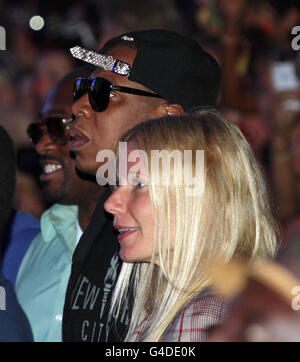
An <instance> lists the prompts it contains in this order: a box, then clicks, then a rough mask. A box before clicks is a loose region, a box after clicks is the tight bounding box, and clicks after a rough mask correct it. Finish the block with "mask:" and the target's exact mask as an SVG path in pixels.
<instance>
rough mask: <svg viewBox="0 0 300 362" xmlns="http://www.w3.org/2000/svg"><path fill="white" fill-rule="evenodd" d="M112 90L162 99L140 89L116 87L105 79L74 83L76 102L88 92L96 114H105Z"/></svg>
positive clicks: (82, 79) (78, 79) (81, 79)
mask: <svg viewBox="0 0 300 362" xmlns="http://www.w3.org/2000/svg"><path fill="white" fill-rule="evenodd" d="M112 90H116V91H118V92H123V93H129V94H136V95H138V96H146V97H155V98H162V97H161V96H159V95H158V94H154V93H150V92H146V91H143V90H140V89H135V88H128V87H122V86H119V85H114V84H112V83H110V82H109V81H108V80H106V79H104V78H100V77H97V78H77V79H76V80H75V83H74V102H76V101H77V100H78V99H79V98H81V97H82V96H83V95H84V94H85V93H86V92H88V95H89V101H90V104H91V106H92V108H93V110H94V111H95V112H103V111H105V109H106V108H107V106H108V104H109V95H110V92H111V91H112Z"/></svg>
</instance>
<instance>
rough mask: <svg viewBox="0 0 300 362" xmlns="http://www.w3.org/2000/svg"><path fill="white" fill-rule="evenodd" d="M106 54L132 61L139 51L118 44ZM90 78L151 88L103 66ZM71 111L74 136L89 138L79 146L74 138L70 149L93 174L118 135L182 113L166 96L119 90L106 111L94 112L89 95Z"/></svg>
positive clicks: (74, 105) (78, 101) (81, 99)
mask: <svg viewBox="0 0 300 362" xmlns="http://www.w3.org/2000/svg"><path fill="white" fill-rule="evenodd" d="M107 55H112V56H113V57H114V58H116V59H120V60H123V61H125V62H127V63H129V64H132V63H133V60H134V57H135V55H136V50H135V49H130V48H126V47H124V46H116V47H114V48H112V49H110V50H109V51H108V52H107ZM91 77H102V78H105V79H107V80H109V81H110V82H111V83H113V84H115V85H120V86H127V87H131V88H137V89H141V90H148V89H147V88H145V87H144V86H142V85H141V84H138V83H135V82H132V81H130V80H128V78H127V77H123V76H120V75H118V74H115V73H113V72H110V71H105V70H103V69H102V68H97V69H96V71H95V72H93V73H92V74H91ZM148 91H149V90H148ZM72 111H73V114H74V115H75V116H76V121H75V122H74V123H75V124H74V125H73V127H72V131H71V137H75V136H76V135H78V133H79V134H80V135H82V137H83V139H84V140H85V141H86V143H85V144H83V145H81V146H80V147H74V146H75V143H73V141H71V144H70V146H71V149H72V151H73V152H74V153H75V154H76V166H77V167H78V168H79V169H80V170H81V171H84V172H88V173H91V174H96V172H97V168H98V167H99V166H100V165H101V163H99V162H98V163H97V162H96V155H97V153H98V152H99V151H100V150H112V151H114V150H115V148H116V144H117V140H118V138H119V137H120V136H121V135H122V134H123V133H124V132H125V131H127V130H128V129H130V128H132V127H133V126H134V125H136V124H137V123H140V122H141V121H144V120H147V119H151V118H157V117H161V116H164V115H166V114H167V112H173V114H176V113H177V114H179V112H183V110H182V108H181V106H179V105H172V104H171V105H170V104H168V102H167V101H166V100H163V99H156V98H151V97H145V96H138V95H132V94H127V93H122V92H117V91H113V92H111V98H110V103H109V105H108V107H107V109H106V110H105V111H103V112H95V111H93V109H92V108H91V105H90V102H89V99H88V94H85V95H83V96H82V97H81V98H80V99H79V100H77V102H75V103H74V104H73V107H72Z"/></svg>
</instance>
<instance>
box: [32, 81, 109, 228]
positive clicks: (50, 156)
mask: <svg viewBox="0 0 300 362" xmlns="http://www.w3.org/2000/svg"><path fill="white" fill-rule="evenodd" d="M76 76H79V74H77V75H76ZM83 76H87V75H86V74H83ZM73 81H74V77H73V78H71V79H68V80H66V81H64V82H63V83H61V84H59V85H56V86H54V87H53V88H52V89H51V91H50V92H49V94H48V97H47V98H46V101H45V104H44V106H43V108H42V110H41V119H46V118H47V117H50V116H59V117H63V118H71V117H72V109H71V107H72V102H73V96H72V89H73ZM36 151H37V153H38V155H39V157H40V162H41V165H42V168H43V166H45V165H46V164H49V163H50V164H56V165H57V164H60V165H62V166H63V168H62V169H60V170H57V171H54V172H52V173H50V174H47V175H46V174H45V173H44V171H42V174H41V176H40V180H41V182H42V187H43V194H44V196H45V198H46V199H47V200H48V201H50V202H52V203H60V204H64V205H75V204H77V205H78V206H79V224H80V226H81V228H82V229H85V227H86V226H87V225H88V222H89V220H90V217H91V214H92V211H93V210H94V207H95V205H96V202H97V201H98V199H99V197H100V195H101V193H102V192H103V189H102V188H101V187H100V186H99V185H97V183H96V182H95V180H86V179H84V178H82V177H79V175H78V172H77V171H76V169H75V161H74V158H71V155H70V149H69V142H67V143H66V144H63V145H60V144H58V143H54V142H53V141H52V140H51V138H50V137H49V135H48V134H47V133H44V135H43V136H42V137H41V139H40V141H39V142H38V143H37V145H36Z"/></svg>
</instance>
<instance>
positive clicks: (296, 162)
mask: <svg viewBox="0 0 300 362" xmlns="http://www.w3.org/2000/svg"><path fill="white" fill-rule="evenodd" d="M290 143H291V156H292V168H293V171H294V173H295V175H296V176H297V177H299V178H300V157H299V155H300V123H298V124H297V125H295V126H294V127H293V129H292V132H291V139H290Z"/></svg>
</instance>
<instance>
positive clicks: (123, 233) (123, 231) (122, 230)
mask: <svg viewBox="0 0 300 362" xmlns="http://www.w3.org/2000/svg"><path fill="white" fill-rule="evenodd" d="M114 228H115V229H116V230H117V231H118V232H119V235H118V240H119V242H120V241H121V240H122V239H124V238H126V237H127V236H129V235H131V234H133V233H134V232H136V231H137V230H139V228H138V227H133V226H122V225H114Z"/></svg>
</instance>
